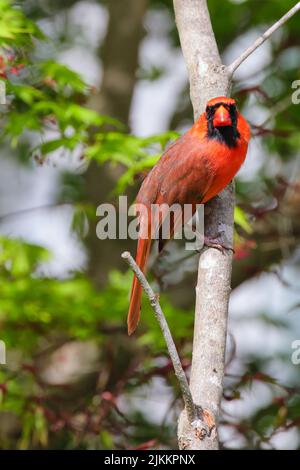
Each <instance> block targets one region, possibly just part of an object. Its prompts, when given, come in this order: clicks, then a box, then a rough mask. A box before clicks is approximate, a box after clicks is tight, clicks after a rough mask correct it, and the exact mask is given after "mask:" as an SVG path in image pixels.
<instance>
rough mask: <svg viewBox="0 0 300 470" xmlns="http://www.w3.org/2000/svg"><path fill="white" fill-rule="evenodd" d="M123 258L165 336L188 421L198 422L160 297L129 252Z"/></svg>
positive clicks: (123, 254) (196, 411) (197, 412)
mask: <svg viewBox="0 0 300 470" xmlns="http://www.w3.org/2000/svg"><path fill="white" fill-rule="evenodd" d="M121 256H122V258H123V259H124V260H125V261H126V263H127V264H128V265H129V266H130V268H131V269H132V270H133V272H134V273H135V274H136V277H137V278H138V280H139V281H140V283H141V286H142V288H143V289H144V292H145V294H146V295H147V297H148V299H149V301H150V304H151V307H152V308H153V310H154V313H155V316H156V319H157V321H158V323H159V326H160V328H161V331H162V333H163V336H164V338H165V341H166V345H167V348H168V352H169V355H170V358H171V361H172V364H173V367H174V371H175V375H176V377H177V379H178V382H179V385H180V389H181V393H182V397H183V400H184V403H185V408H186V412H187V415H188V419H189V422H190V423H191V424H192V423H194V422H195V421H197V419H198V417H199V416H198V415H199V411H198V410H197V408H196V406H195V404H194V401H193V398H192V394H191V391H190V387H189V384H188V381H187V378H186V375H185V373H184V370H183V368H182V365H181V361H180V358H179V355H178V352H177V349H176V346H175V343H174V340H173V338H172V335H171V332H170V329H169V326H168V323H167V320H166V318H165V316H164V313H163V311H162V308H161V306H160V303H159V300H158V297H157V295H155V293H154V292H153V290H152V288H151V286H150V284H149V283H148V281H147V279H146V277H145V276H144V274H143V272H142V271H141V270H140V268H139V267H138V265H137V264H136V262H135V260H134V259H133V257H132V256H131V254H130V253H129V252H128V251H124V253H122V255H121Z"/></svg>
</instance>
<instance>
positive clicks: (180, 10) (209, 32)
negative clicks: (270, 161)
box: [173, 0, 300, 450]
mask: <svg viewBox="0 0 300 470" xmlns="http://www.w3.org/2000/svg"><path fill="white" fill-rule="evenodd" d="M173 3H174V10H175V18H176V24H177V28H178V33H179V37H180V42H181V47H182V52H183V55H184V59H185V62H186V64H187V68H188V74H189V81H190V95H191V101H192V105H193V108H194V116H195V119H196V118H198V117H199V115H200V113H202V112H203V111H204V110H205V105H206V102H207V101H208V99H210V98H212V97H215V96H222V95H227V96H228V95H229V94H230V89H231V80H232V75H233V73H234V71H235V70H236V68H237V67H238V66H239V65H240V64H241V63H242V62H243V60H245V59H246V58H247V57H248V56H249V55H250V54H251V53H252V52H253V51H254V50H256V48H257V47H259V45H260V44H262V43H263V42H264V41H265V40H266V39H267V38H268V37H269V36H270V35H271V34H272V33H273V32H274V31H275V30H276V29H278V28H279V27H280V26H281V25H282V24H283V23H284V22H285V21H287V20H288V19H289V18H290V17H291V16H292V15H293V14H294V13H296V12H297V11H298V10H299V8H300V2H298V3H297V5H295V7H294V8H292V10H290V11H289V12H288V13H287V14H286V15H285V16H284V17H283V18H282V19H281V20H279V22H277V23H275V25H274V26H272V27H271V28H270V29H269V30H268V31H267V32H266V33H265V34H264V35H263V36H262V37H261V38H259V39H258V40H257V41H256V42H255V43H254V45H253V46H251V48H249V49H247V51H245V52H244V54H242V56H241V57H240V58H239V59H237V60H236V61H234V62H233V64H231V66H229V67H226V66H225V65H222V63H221V59H220V55H219V52H218V48H217V44H216V40H215V36H214V32H213V29H212V26H211V20H210V16H209V12H208V9H207V2H206V0H173ZM234 203H235V196H234V186H233V184H232V183H231V184H230V185H229V186H228V187H227V188H226V189H225V190H224V191H223V192H222V193H221V194H219V196H217V197H216V198H214V199H213V201H211V202H209V203H208V204H206V209H207V212H206V218H205V234H206V235H208V236H216V234H220V233H221V234H222V235H223V237H222V238H223V240H222V242H223V243H224V244H226V245H228V246H232V242H233V228H234V224H233V209H234ZM231 271H232V252H231V251H229V252H227V253H225V254H222V253H220V252H219V251H218V250H215V249H213V248H208V249H205V250H204V251H203V252H202V253H201V254H200V258H199V267H198V281H197V287H196V308H195V325H194V342H193V358H192V369H191V380H190V387H191V392H192V396H193V399H194V402H195V404H196V405H197V406H200V405H201V407H202V409H205V410H208V412H209V413H210V416H213V419H214V420H215V421H216V422H217V419H218V417H219V414H220V406H221V398H222V391H223V377H224V369H225V346H226V332H227V316H228V303H229V295H230V290H231V288H230V283H231ZM215 430H216V431H217V429H215ZM178 441H179V447H180V448H181V449H189V450H202V449H203V450H214V449H218V447H219V443H218V435H217V432H213V433H211V434H210V435H207V436H205V439H202V440H199V439H195V436H194V433H193V429H192V428H191V426H190V424H189V422H188V420H187V416H186V413H185V411H183V412H182V413H181V416H180V418H179V422H178Z"/></svg>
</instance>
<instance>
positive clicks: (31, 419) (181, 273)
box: [0, 0, 300, 449]
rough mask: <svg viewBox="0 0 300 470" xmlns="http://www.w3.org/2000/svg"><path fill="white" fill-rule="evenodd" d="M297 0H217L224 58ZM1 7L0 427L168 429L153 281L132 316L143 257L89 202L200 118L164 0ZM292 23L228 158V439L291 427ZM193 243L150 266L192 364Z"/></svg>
mask: <svg viewBox="0 0 300 470" xmlns="http://www.w3.org/2000/svg"><path fill="white" fill-rule="evenodd" d="M294 4H295V1H294V0H264V1H263V2H262V1H260V0H224V1H222V2H220V1H218V0H208V6H209V9H210V13H211V17H212V23H213V28H214V31H215V34H216V38H217V41H218V44H219V48H220V52H221V53H222V58H223V61H224V63H226V64H229V63H230V62H231V61H232V60H233V59H234V58H236V57H237V56H238V55H239V53H241V52H242V51H243V50H244V48H245V47H247V46H248V45H250V44H251V43H252V41H253V40H254V39H255V38H256V37H257V36H258V35H259V33H261V32H263V31H264V30H265V29H266V28H267V26H269V25H271V24H272V23H273V22H275V21H276V20H277V19H278V18H279V17H280V16H282V15H283V14H284V13H285V12H286V11H287V10H288V9H289V8H291V7H292V6H293V5H294ZM0 10H1V18H0V49H1V51H0V52H1V54H0V75H1V77H2V80H4V81H5V83H6V90H7V101H6V104H5V105H1V109H0V111H1V152H0V235H1V238H0V328H1V329H0V339H1V340H2V341H4V342H5V344H6V356H7V357H6V362H7V363H6V365H1V366H0V402H1V405H0V446H1V448H2V449H39V448H48V449H58V448H59V449H138V448H140V449H148V448H149V449H151V448H154V449H176V448H177V442H176V425H177V417H178V415H179V413H180V410H181V409H182V402H181V398H180V392H179V389H178V385H177V383H176V381H175V379H174V376H173V370H172V366H171V363H170V361H169V358H168V356H167V354H166V351H165V345H164V342H163V340H162V338H161V334H160V331H159V329H158V326H157V325H156V323H155V320H154V318H153V314H152V312H151V310H150V307H149V305H148V302H147V300H146V299H144V302H143V314H142V320H141V324H140V327H139V329H138V331H137V333H136V334H135V335H134V336H133V337H130V338H128V337H127V332H126V314H127V308H128V301H129V291H130V284H131V279H132V275H131V273H130V272H127V270H126V266H125V265H124V262H122V260H121V259H120V254H121V252H122V251H124V249H129V250H131V252H132V253H133V252H134V250H135V243H134V242H132V241H128V240H104V241H103V240H101V241H100V240H98V239H97V237H96V230H95V227H96V224H97V222H98V220H99V219H98V218H97V217H96V215H95V214H96V207H97V206H98V205H99V204H101V203H103V202H112V203H113V204H116V205H117V201H118V199H117V198H118V195H119V194H126V195H128V197H129V200H130V201H131V202H133V201H134V197H135V194H136V192H137V190H138V187H139V185H140V183H141V181H142V179H143V177H144V176H145V174H146V172H147V171H148V170H149V168H151V167H152V166H153V164H154V163H155V161H157V159H158V158H159V155H160V154H161V152H162V150H163V149H164V147H165V145H167V144H168V142H170V141H171V140H172V139H174V138H175V137H176V136H177V135H178V134H179V133H182V132H183V131H185V130H186V129H187V128H188V127H189V126H190V125H191V124H192V120H193V113H192V108H191V104H190V100H189V90H188V79H187V72H186V68H185V64H184V61H183V58H182V54H181V50H180V45H179V39H178V35H177V31H176V28H175V23H174V15H173V10H172V2H171V1H169V0H164V1H162V0H107V1H105V0H103V1H100V0H95V1H85V0H82V1H73V0H66V1H65V2H63V3H62V2H59V1H56V0H36V1H32V0H24V1H23V2H18V3H11V2H10V1H8V0H0ZM299 25H300V17H299V15H296V17H294V18H292V19H291V20H290V21H289V22H288V23H286V24H285V25H284V27H283V28H282V29H281V30H280V31H278V32H277V33H276V34H274V35H273V36H272V38H271V40H269V41H268V42H266V43H265V44H264V45H263V46H261V47H260V48H259V50H257V51H256V52H255V53H254V54H253V55H252V56H251V57H250V58H249V59H248V60H247V61H246V62H245V63H244V64H243V65H242V66H241V67H240V68H239V70H238V71H237V73H236V76H235V83H234V87H233V96H234V97H235V98H236V99H237V100H238V103H239V108H240V110H241V111H242V113H243V114H244V116H245V117H246V118H247V119H248V121H249V123H250V124H251V127H252V135H253V137H252V141H251V144H250V149H249V152H248V158H247V161H246V163H245V164H244V166H243V168H242V169H241V171H240V172H239V175H238V178H237V204H238V206H237V209H236V213H235V226H236V232H235V259H234V266H233V280H232V287H233V291H232V295H231V301H230V314H229V333H228V348H227V349H228V351H227V368H226V378H225V389H224V398H223V403H222V416H221V426H220V439H221V443H222V447H223V448H227V449H229V448H240V449H241V448H251V449H253V448H263V449H297V448H299V447H300V433H299V425H300V394H299V389H300V383H299V377H300V375H299V372H300V364H299V365H297V364H296V363H295V362H297V360H296V361H295V360H294V361H292V354H293V352H297V351H295V349H293V347H292V343H293V342H294V341H295V340H300V322H299V315H300V281H299V276H300V251H299V233H300V217H299V216H300V191H299V190H300V165H299V144H300V137H299V125H300V113H299V109H300V104H298V105H297V104H296V102H295V104H293V102H292V95H293V93H294V97H295V93H296V91H297V90H296V85H294V88H293V87H292V86H293V85H292V84H293V82H294V81H295V80H299V79H300V73H299V59H300V40H299ZM298 96H299V93H298ZM294 101H295V100H294ZM197 261H198V255H197V254H196V253H193V252H187V251H185V250H184V245H183V244H180V243H179V242H176V243H175V242H171V243H170V244H169V246H167V248H166V251H165V253H164V255H163V256H161V257H160V258H159V259H156V258H155V256H153V257H152V259H151V273H150V274H149V276H150V279H151V280H152V281H153V286H154V288H155V289H156V290H157V291H160V292H161V301H162V305H163V308H164V311H165V314H166V316H167V319H168V320H169V324H170V327H171V331H172V333H173V335H174V339H175V341H176V345H177V347H178V350H179V353H180V356H181V358H182V361H183V364H184V367H185V370H186V372H187V374H189V367H190V360H191V351H192V335H193V309H194V298H195V294H194V289H195V284H196V275H197ZM294 357H295V354H294ZM296 359H297V358H296ZM293 362H294V363H293Z"/></svg>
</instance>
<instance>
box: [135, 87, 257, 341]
mask: <svg viewBox="0 0 300 470" xmlns="http://www.w3.org/2000/svg"><path fill="white" fill-rule="evenodd" d="M249 139H250V128H249V125H248V123H247V121H246V120H245V119H244V118H243V116H242V115H241V114H240V113H239V112H238V110H237V106H236V102H235V100H234V99H232V98H227V97H226V96H219V97H217V98H213V99H211V100H209V101H208V103H207V105H206V110H205V112H204V113H203V114H201V116H200V117H199V119H198V120H197V121H196V122H195V124H194V125H193V126H192V127H191V129H189V130H188V131H187V132H186V133H185V134H184V135H182V136H181V137H180V138H178V139H177V140H176V141H175V142H174V143H173V144H172V145H171V146H170V147H169V148H168V149H167V150H166V151H165V153H164V154H163V155H162V156H161V158H160V159H159V161H158V162H157V164H156V165H155V166H154V167H153V169H152V170H151V171H150V173H149V174H148V175H147V177H146V178H145V180H144V181H143V183H142V186H141V188H140V190H139V193H138V195H137V199H136V201H137V203H138V204H143V205H144V206H145V207H146V208H147V210H149V214H150V208H151V205H152V204H158V205H161V204H168V206H172V204H174V203H177V204H180V206H183V205H184V204H191V205H192V208H193V212H194V211H195V210H196V204H204V203H206V202H207V201H209V200H210V199H212V198H213V197H214V196H216V195H217V194H218V193H219V192H220V191H222V190H223V189H224V188H225V187H226V186H227V185H228V183H229V182H230V181H231V180H232V178H233V177H234V176H235V174H236V173H237V172H238V170H239V168H240V166H241V165H242V163H243V162H244V160H245V158H246V153H247V148H248V142H249ZM162 223H163V220H153V215H152V220H151V215H149V217H147V218H145V217H144V216H143V215H140V216H139V224H140V232H139V239H138V245H137V254H136V263H137V264H138V266H139V267H140V269H141V270H142V271H143V272H145V269H146V266H147V260H148V257H149V252H150V246H151V234H152V233H153V228H155V230H157V229H159V227H161V224H162ZM174 231H176V220H174V219H173V230H172V231H171V234H174ZM141 234H142V235H141ZM164 243H165V240H159V251H161V249H162V248H163V246H164ZM141 295H142V287H141V285H140V283H139V281H138V279H137V278H136V276H134V279H133V283H132V289H131V295H130V305H129V312H128V317H127V325H128V334H129V335H131V334H132V333H133V332H134V331H135V329H136V327H137V325H138V322H139V318H140V309H141Z"/></svg>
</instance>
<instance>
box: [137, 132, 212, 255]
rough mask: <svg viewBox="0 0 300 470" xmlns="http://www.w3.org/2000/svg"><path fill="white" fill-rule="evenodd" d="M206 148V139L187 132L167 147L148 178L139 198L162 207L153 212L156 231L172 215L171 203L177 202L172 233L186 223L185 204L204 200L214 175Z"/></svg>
mask: <svg viewBox="0 0 300 470" xmlns="http://www.w3.org/2000/svg"><path fill="white" fill-rule="evenodd" d="M205 150H206V146H205V143H204V142H202V141H201V140H200V139H199V138H197V137H195V136H193V135H192V134H191V133H187V134H185V135H183V136H182V137H181V138H180V139H178V140H177V141H176V142H175V143H174V144H173V145H171V146H170V147H169V148H168V149H167V150H166V152H165V153H164V154H163V155H162V157H161V158H160V160H159V161H158V162H157V164H156V165H155V167H154V168H153V169H152V170H151V172H150V173H149V174H148V175H147V177H146V178H145V180H144V182H143V184H142V186H141V189H140V191H139V193H138V196H137V202H138V203H140V204H144V205H145V206H147V207H149V208H150V206H151V204H157V205H158V206H159V207H160V210H159V211H155V213H154V215H153V213H152V214H151V217H152V220H151V226H152V233H157V232H158V231H159V230H160V229H161V227H162V225H163V222H164V220H165V219H166V216H167V215H168V207H171V206H172V205H177V207H176V206H175V207H174V214H172V220H171V232H172V233H171V236H172V235H173V234H174V230H175V229H176V228H179V226H180V225H181V224H182V223H183V222H181V220H180V215H181V207H182V206H183V205H184V204H192V205H194V206H195V205H196V204H201V201H202V200H203V197H204V195H205V193H206V191H207V189H208V188H209V186H210V184H211V181H212V179H213V169H212V168H211V165H210V162H209V158H207V157H206V154H205ZM164 205H166V206H165V207H164ZM159 238H161V237H160V236H159ZM162 246H163V243H160V248H162Z"/></svg>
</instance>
